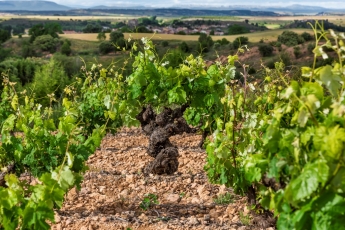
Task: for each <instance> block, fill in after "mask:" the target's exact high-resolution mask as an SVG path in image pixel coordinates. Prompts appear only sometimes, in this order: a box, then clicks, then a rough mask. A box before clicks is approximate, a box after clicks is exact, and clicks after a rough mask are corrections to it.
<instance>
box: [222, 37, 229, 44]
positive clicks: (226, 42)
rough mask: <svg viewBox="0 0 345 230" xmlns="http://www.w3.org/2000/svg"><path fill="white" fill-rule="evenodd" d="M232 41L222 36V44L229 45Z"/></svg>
mask: <svg viewBox="0 0 345 230" xmlns="http://www.w3.org/2000/svg"><path fill="white" fill-rule="evenodd" d="M229 43H230V42H229V41H228V39H226V38H222V40H221V41H220V44H221V45H227V44H229Z"/></svg>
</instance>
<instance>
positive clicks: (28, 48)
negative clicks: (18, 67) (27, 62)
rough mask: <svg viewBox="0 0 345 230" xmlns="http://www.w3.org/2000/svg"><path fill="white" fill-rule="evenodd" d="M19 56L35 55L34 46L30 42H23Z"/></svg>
mask: <svg viewBox="0 0 345 230" xmlns="http://www.w3.org/2000/svg"><path fill="white" fill-rule="evenodd" d="M21 56H22V57H23V58H28V57H35V56H36V52H35V49H34V47H33V46H32V45H31V44H23V45H22V50H21Z"/></svg>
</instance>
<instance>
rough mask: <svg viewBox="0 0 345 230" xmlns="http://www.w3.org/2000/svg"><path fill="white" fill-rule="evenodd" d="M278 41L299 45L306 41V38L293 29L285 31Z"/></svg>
mask: <svg viewBox="0 0 345 230" xmlns="http://www.w3.org/2000/svg"><path fill="white" fill-rule="evenodd" d="M278 42H281V43H282V44H284V45H287V46H297V45H298V44H302V43H304V42H305V40H304V38H303V37H301V36H300V35H298V34H297V33H295V32H293V31H288V30H287V31H284V32H283V33H282V34H281V35H279V36H278Z"/></svg>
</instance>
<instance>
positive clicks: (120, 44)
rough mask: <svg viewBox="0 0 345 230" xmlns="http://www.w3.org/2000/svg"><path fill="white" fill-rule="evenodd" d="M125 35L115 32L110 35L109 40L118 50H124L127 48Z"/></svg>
mask: <svg viewBox="0 0 345 230" xmlns="http://www.w3.org/2000/svg"><path fill="white" fill-rule="evenodd" d="M124 37H125V36H124V35H123V33H121V32H119V31H113V32H111V33H110V36H109V40H110V42H111V43H113V45H115V47H116V48H117V49H118V50H122V49H123V48H127V47H126V40H125V39H124Z"/></svg>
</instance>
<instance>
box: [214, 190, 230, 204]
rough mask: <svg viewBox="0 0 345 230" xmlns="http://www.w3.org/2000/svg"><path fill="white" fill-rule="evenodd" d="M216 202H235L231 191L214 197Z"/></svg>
mask: <svg viewBox="0 0 345 230" xmlns="http://www.w3.org/2000/svg"><path fill="white" fill-rule="evenodd" d="M213 201H214V203H216V204H230V203H232V202H233V198H232V195H231V194H230V193H228V192H227V193H224V194H220V195H219V196H218V197H217V198H215V199H213Z"/></svg>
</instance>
